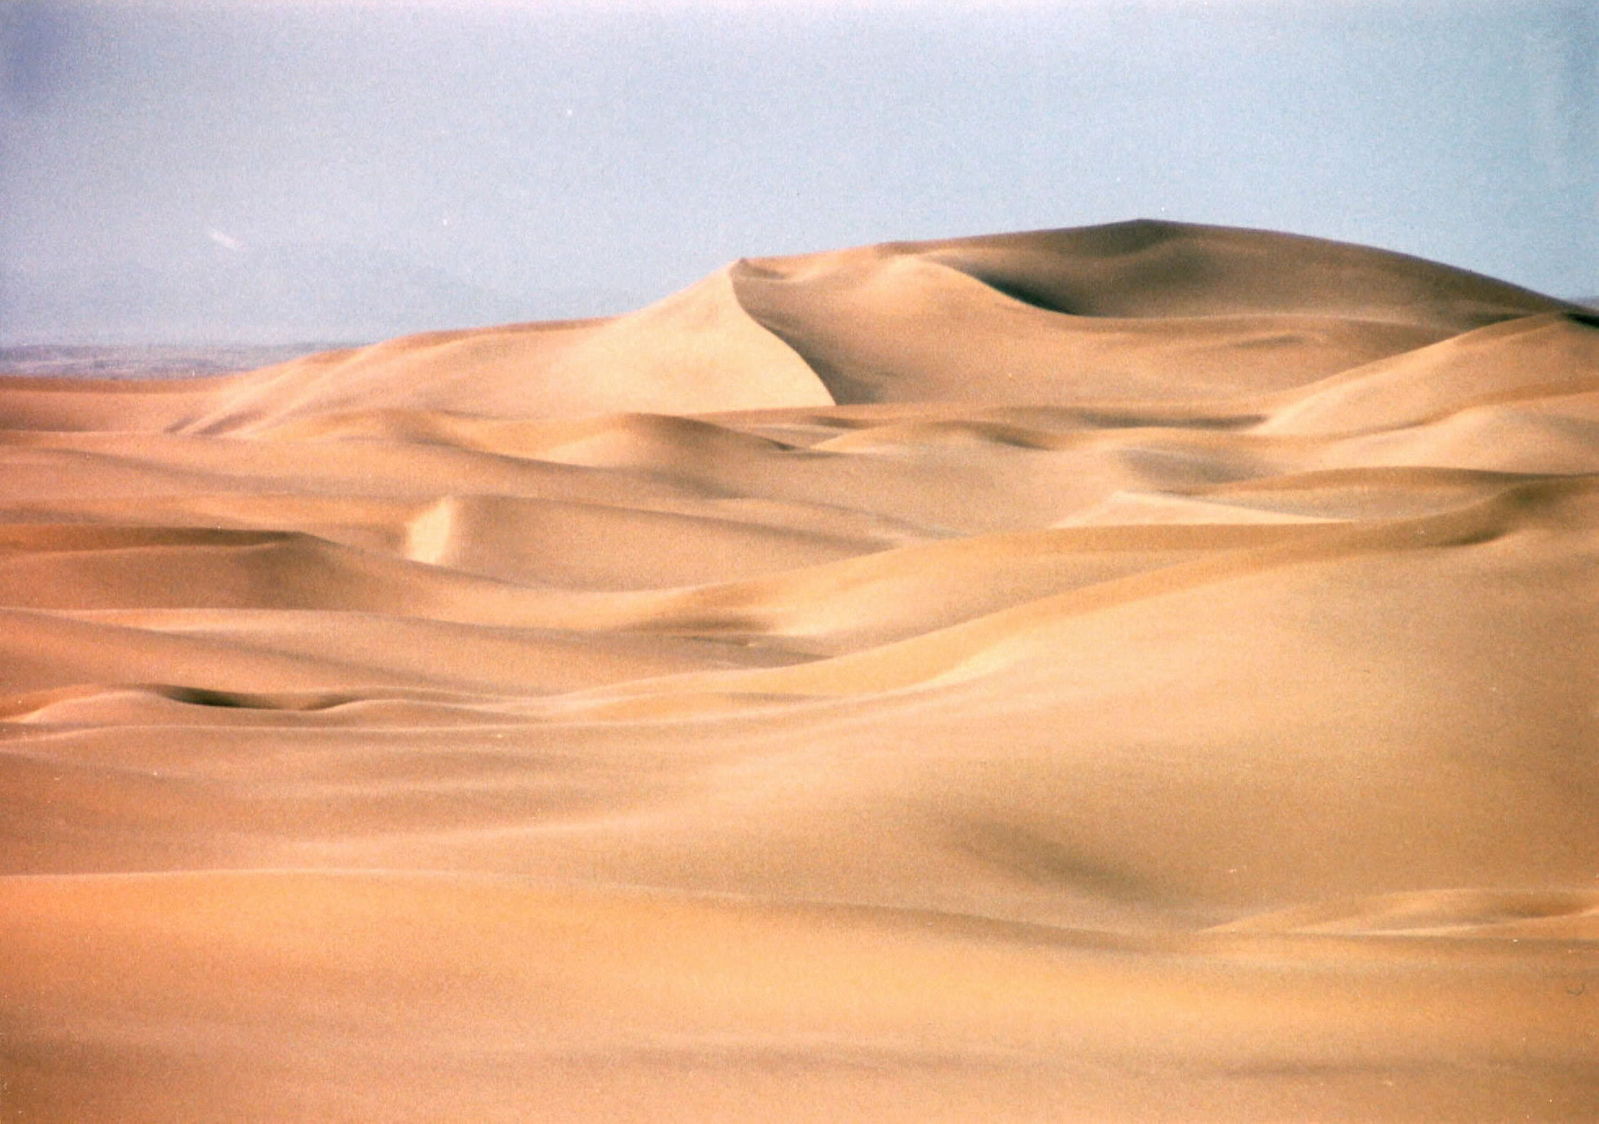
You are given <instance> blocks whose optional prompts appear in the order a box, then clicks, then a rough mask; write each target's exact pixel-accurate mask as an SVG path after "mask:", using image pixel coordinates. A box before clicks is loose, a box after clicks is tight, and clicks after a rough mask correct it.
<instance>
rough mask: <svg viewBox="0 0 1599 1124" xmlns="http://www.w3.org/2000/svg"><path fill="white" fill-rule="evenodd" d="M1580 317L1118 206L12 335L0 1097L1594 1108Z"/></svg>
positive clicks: (75, 1102)
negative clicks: (178, 341)
mask: <svg viewBox="0 0 1599 1124" xmlns="http://www.w3.org/2000/svg"><path fill="white" fill-rule="evenodd" d="M1596 372H1599V327H1596V322H1595V320H1594V318H1593V316H1592V314H1591V313H1588V312H1583V311H1582V310H1580V309H1578V308H1577V307H1576V306H1574V305H1570V304H1567V303H1566V302H1563V301H1558V300H1554V299H1552V298H1548V297H1544V296H1540V295H1538V294H1535V293H1530V292H1527V291H1525V290H1521V289H1518V288H1516V287H1514V286H1510V285H1506V284H1503V283H1500V282H1497V281H1494V280H1492V279H1489V278H1485V277H1480V276H1477V275H1474V274H1470V273H1466V272H1464V271H1460V270H1455V269H1451V268H1449V267H1446V266H1442V265H1436V264H1433V263H1428V262H1421V261H1418V260H1416V259H1413V258H1407V257H1404V256H1401V255H1397V254H1391V253H1387V252H1384V251H1379V250H1372V249H1367V248H1362V247H1356V246H1348V245H1342V244H1336V243H1329V242H1323V241H1318V240H1315V239H1307V238H1300V237H1295V236H1290V235H1284V234H1274V233H1268V232H1261V231H1244V230H1232V229H1223V228H1216V227H1199V226H1188V225H1183V224H1178V223H1166V222H1132V223H1120V224H1114V225H1111V226H1105V227H1090V228H1083V229H1077V230H1062V231H1042V232H1031V233H1023V234H1008V235H998V236H991V237H979V238H965V239H953V240H946V241H939V242H923V243H885V244H882V245H878V246H871V247H862V248H857V249H848V250H840V251H833V252H825V253H817V254H807V255H798V256H792V257H786V258H752V259H746V260H743V261H740V262H737V263H734V264H732V265H730V266H729V267H727V268H726V269H724V270H721V271H718V272H717V273H715V274H713V275H712V276H711V277H709V278H707V279H706V280H705V281H703V282H702V283H700V284H699V285H696V286H693V287H691V288H690V289H688V290H685V291H684V292H683V293H680V294H677V295H675V296H672V297H668V298H667V299H665V300H663V301H661V302H658V303H657V304H655V305H652V306H650V307H648V308H645V309H642V310H640V311H638V312H634V313H630V314H627V315H623V316H618V317H614V318H611V319H607V320H597V321H584V322H566V323H551V324H520V325H509V326H506V327H503V328H495V329H485V330H475V331H465V332H439V333H432V334H428V335H424V336H416V337H409V338H406V339H401V340H395V341H389V342H386V343H381V344H377V345H373V346H370V347H364V348H359V349H354V350H349V351H340V352H331V353H326V354H321V355H314V356H307V357H304V358H301V359H296V360H291V361H289V362H285V363H279V364H276V365H274V366H271V367H266V368H262V369H260V370H256V371H252V372H247V373H243V374H240V375H236V376H227V377H207V378H204V379H194V380H167V381H148V382H138V383H127V382H115V381H111V380H99V381H92V380H83V381H77V380H73V379H69V378H62V379H41V378H37V377H27V378H21V377H16V378H3V379H0V458H3V460H4V474H3V476H0V625H3V627H0V801H3V815H0V823H3V824H5V825H6V829H5V830H4V831H3V832H0V840H3V847H0V965H4V969H3V970H0V1117H4V1118H6V1119H13V1118H15V1119H22V1120H36V1121H82V1120H97V1119H105V1120H118V1121H152V1122H154V1121H163V1122H166V1121H173V1120H211V1119H228V1120H263V1121H265V1120H274V1121H276V1120H396V1121H398V1120H416V1121H424V1120H437V1119H444V1118H459V1119H470V1120H482V1121H491V1120H505V1121H511V1120H516V1121H521V1120H528V1119H549V1120H570V1119H685V1120H710V1119H728V1120H742V1119H750V1118H752V1117H760V1118H771V1119H779V1120H789V1119H793V1120H838V1119H869V1120H891V1119H904V1120H917V1121H923V1120H939V1119H950V1120H970V1119H994V1120H1012V1119H1014V1120H1024V1119H1052V1120H1062V1119H1064V1120H1088V1121H1103V1120H1138V1121H1146V1120H1171V1121H1194V1120H1227V1121H1239V1120H1261V1121H1266V1120H1283V1119H1325V1120H1362V1121H1371V1120H1415V1119H1483V1120H1488V1119H1532V1120H1582V1119H1589V1118H1591V1116H1592V1108H1593V1106H1594V1105H1595V1104H1599V1068H1596V1067H1595V1064H1594V1058H1595V1052H1594V1046H1595V1041H1596V1039H1595V1036H1596V1034H1599V921H1596V918H1599V867H1596V866H1595V856H1596V855H1599V820H1596V819H1595V817H1594V815H1593V808H1594V805H1595V797H1596V795H1599V758H1596V757H1595V755H1594V752H1593V747H1594V746H1595V745H1596V744H1599V711H1596V710H1595V707H1594V699H1595V698H1599V671H1596V669H1599V630H1596V629H1595V627H1594V623H1593V622H1594V621H1595V620H1599V576H1596V575H1599V568H1596V566H1595V561H1596V559H1599V375H1596Z"/></svg>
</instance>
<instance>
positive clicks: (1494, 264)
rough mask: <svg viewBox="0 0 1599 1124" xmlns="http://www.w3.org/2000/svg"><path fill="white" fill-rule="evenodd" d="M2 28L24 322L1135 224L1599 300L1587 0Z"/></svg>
mask: <svg viewBox="0 0 1599 1124" xmlns="http://www.w3.org/2000/svg"><path fill="white" fill-rule="evenodd" d="M0 35H3V37H4V38H3V42H4V48H3V50H4V58H5V60H6V61H5V63H4V67H5V69H4V70H3V71H0V341H6V340H9V341H12V342H15V341H17V340H20V339H24V338H29V339H32V338H44V337H51V336H54V337H68V336H70V337H89V336H96V335H98V336H102V337H109V338H118V337H120V338H134V337H138V336H141V335H142V336H148V337H157V338H196V337H199V338H212V339H218V340H225V339H271V338H284V337H294V338H305V337H326V336H328V335H329V334H338V335H350V336H355V337H367V336H372V335H384V334H393V333H396V332H400V331H408V330H417V329H424V328H432V327H444V326H451V325H457V324H468V323H479V322H492V321H497V320H505V319H513V318H527V319H534V318H544V317H555V316H567V315H582V314H597V313H604V312H612V311H620V310H622V309H625V308H628V307H633V306H636V305H638V304H640V303H643V302H645V301H647V300H650V299H653V298H655V297H657V296H660V295H662V294H664V293H666V292H668V291H670V290H672V289H674V288H677V287H680V286H682V285H684V284H687V283H689V282H691V281H693V280H694V279H695V278H697V277H699V276H701V275H703V274H704V273H706V272H708V271H710V270H712V269H714V268H716V267H717V266H718V265H720V264H722V263H723V262H725V261H727V260H729V259H732V258H735V257H738V256H742V255H759V254H775V253H784V252H791V251H802V250H810V249H824V248H830V247H837V246H843V245H851V244H857V243H862V242H872V241H881V240H887V239H906V238H932V237H944V236H952V235H961V234H975V233H987V232H995V231H1000V230H1014V229H1028V228H1039V227H1054V226H1074V225H1080V224H1084V223H1093V222H1104V221H1112V220H1117V219H1124V218H1132V217H1139V216H1149V217H1166V218H1173V219H1183V220H1191V221H1200V222H1216V223H1225V224H1233V225H1242V226H1263V227H1269V228H1274V229H1285V230H1293V231H1297V232H1301V233H1307V234H1316V235H1323V236H1327V237H1334V238H1342V239H1348V240H1352V241H1358V242H1366V243H1372V244H1376V245H1382V246H1387V247H1391V248H1394V249H1398V250H1403V251H1406V252H1409V253H1415V254H1420V255H1422V256H1426V257H1431V258H1436V259H1440V260H1444V261H1448V262H1451V263H1453V264H1457V265H1462V266H1465V267H1468V268H1471V269H1476V270H1479V271H1482V272H1486V273H1491V274H1495V275H1497V276H1501V277H1504V278H1506V279H1508V280H1512V281H1516V282H1518V283H1521V284H1525V285H1529V286H1532V287H1534V288H1539V289H1543V290H1545V291H1551V292H1555V293H1557V294H1560V295H1567V296H1574V295H1587V294H1592V293H1595V292H1599V236H1596V235H1595V234H1594V233H1593V231H1594V229H1596V228H1599V63H1596V56H1599V15H1596V6H1595V5H1594V4H1592V3H1590V2H1589V0H1547V2H1530V3H1518V2H1515V0H1461V2H1449V0H1386V2H1385V0H1336V2H1329V3H1315V2H1309V0H1305V2H1297V3H1296V2H1292V0H1275V2H1249V0H1217V2H1213V3H1206V2H1203V0H1141V2H1119V3H1113V2H1108V0H1107V2H1103V3H1096V2H1093V0H1075V2H1063V3H1048V2H1045V0H1037V2H1033V3H1027V2H1022V0H1017V2H1013V3H1001V4H980V3H954V2H952V3H938V2H936V0H923V2H920V3H917V2H914V0H899V2H892V0H881V2H879V3H872V2H870V0H862V2H856V3H825V2H810V3H806V2H802V0H789V2H788V3H783V2H778V3H773V4H763V5H759V6H757V5H740V4H736V3H721V4H712V3H696V2H695V0H674V2H672V3H669V4H660V5H654V6H651V5H648V4H644V3H628V4H619V3H597V2H596V3H588V4H584V3H579V2H576V0H569V2H567V3H565V4H562V5H559V6H556V5H551V4H517V3H512V2H510V0H499V2H496V3H473V2H471V0H455V2H453V3H433V4H428V5H407V4H404V3H390V4H386V5H373V4H354V3H339V2H337V0H321V2H303V0H302V2H299V3H293V4H286V3H271V2H268V0H235V2H232V3H218V2H211V3H206V2H201V0H191V2H189V3H182V4H174V3H168V4H165V5H150V4H137V3H130V2H118V3H109V2H107V3H62V2H38V0H20V2H19V0H11V2H9V3H0Z"/></svg>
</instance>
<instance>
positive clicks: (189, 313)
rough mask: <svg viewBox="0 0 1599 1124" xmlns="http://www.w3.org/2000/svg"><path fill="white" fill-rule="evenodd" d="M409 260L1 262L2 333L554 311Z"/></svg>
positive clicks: (394, 324) (281, 336)
mask: <svg viewBox="0 0 1599 1124" xmlns="http://www.w3.org/2000/svg"><path fill="white" fill-rule="evenodd" d="M547 303H548V302H547V301H544V302H541V301H540V300H538V299H537V298H534V299H529V300H518V299H516V298H513V297H510V296H507V295H506V294H504V293H500V292H495V291H493V290H491V289H488V288H484V287H482V286H479V285H475V284H473V283H471V282H470V281H464V280H462V279H461V278H459V277H453V276H450V275H448V274H445V273H442V272H439V271H437V270H432V269H429V268H427V267H426V266H423V265H420V264H418V263H416V262H413V261H410V260H407V259H404V258H401V257H397V256H395V255H390V254H385V253H382V252H380V251H374V250H372V249H370V248H366V247H357V246H344V245H312V246H278V247H273V248H266V249H259V250H250V251H245V252H229V251H225V250H221V249H218V250H217V251H216V252H214V253H209V254H202V255H196V256H194V257H193V258H191V259H189V260H186V261H184V262H182V263H181V264H179V265H175V266H170V267H169V266H163V267H161V268H154V267H151V266H148V265H144V264H141V263H137V262H126V263H120V264H117V265H115V266H112V267H107V268H102V269H99V270H97V271H93V272H88V273H83V272H68V271H51V272H38V273H23V272H17V271H12V272H9V273H0V344H12V345H16V344H22V343H36V342H51V343H63V342H85V343H94V342H105V341H119V342H141V341H153V342H172V341H189V340H203V341H274V342H275V341H282V340H303V339H380V338H384V337H388V336H394V335H398V334H402V333H406V332H413V331H420V330H423V329H431V328H444V327H465V326H472V325H479V324H495V323H505V322H508V321H514V320H530V319H539V318H543V317H546V316H554V315H562V314H564V310H563V309H554V310H550V309H547V308H546V307H544V306H545V305H546V304H547Z"/></svg>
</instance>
